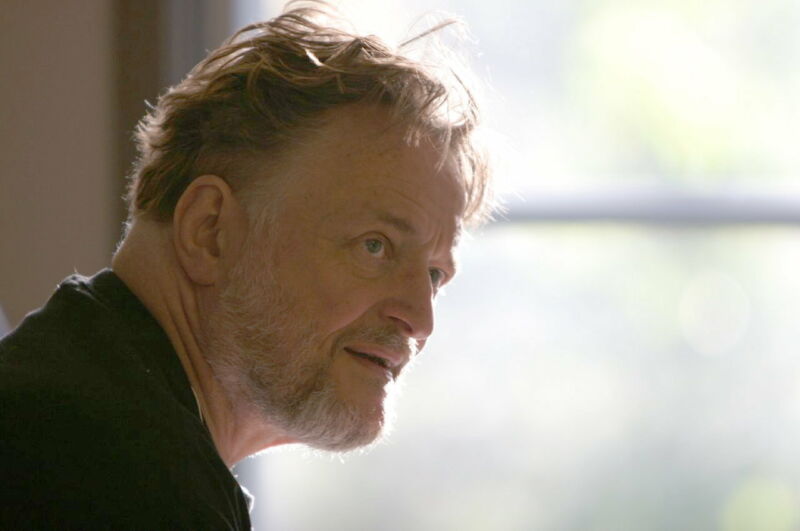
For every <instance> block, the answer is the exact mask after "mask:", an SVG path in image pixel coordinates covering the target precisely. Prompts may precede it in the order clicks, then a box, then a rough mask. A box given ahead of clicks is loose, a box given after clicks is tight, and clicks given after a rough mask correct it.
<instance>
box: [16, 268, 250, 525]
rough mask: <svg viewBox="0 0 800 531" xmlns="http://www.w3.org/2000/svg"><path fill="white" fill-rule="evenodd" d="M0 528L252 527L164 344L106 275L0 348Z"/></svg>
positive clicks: (66, 291) (60, 300)
mask: <svg viewBox="0 0 800 531" xmlns="http://www.w3.org/2000/svg"><path fill="white" fill-rule="evenodd" d="M0 529H114V530H124V529H137V530H138V529H142V530H160V529H175V530H177V529H192V530H203V529H209V530H212V529H213V530H216V529H236V530H239V529H250V520H249V516H248V509H247V501H246V499H245V495H244V494H243V492H242V490H241V488H240V487H239V485H238V483H237V482H236V480H235V479H234V477H233V476H232V475H231V472H230V471H229V470H228V468H227V467H226V465H225V463H224V462H223V461H222V459H221V458H220V457H219V454H218V453H217V451H216V448H215V447H214V443H213V441H212V440H211V436H210V434H209V433H208V430H207V429H206V427H205V426H204V425H203V422H202V421H201V419H200V416H199V413H198V410H197V403H196V401H195V398H194V396H193V394H192V390H191V387H190V385H189V381H188V379H187V378H186V374H185V372H184V370H183V367H182V366H181V364H180V361H179V360H178V357H177V355H176V353H175V351H174V349H173V348H172V345H171V344H170V342H169V339H168V338H167V336H166V334H165V333H164V331H163V330H162V329H161V327H160V326H159V325H158V323H157V322H156V320H155V319H154V318H153V317H152V316H151V315H150V313H149V312H148V311H147V309H146V308H145V307H144V306H143V305H142V304H141V302H140V301H139V300H138V299H137V298H136V297H135V296H134V295H133V293H131V291H130V290H129V289H128V288H127V286H125V284H124V283H123V282H122V281H121V280H120V279H119V277H117V276H116V275H115V274H114V273H113V272H112V271H111V270H108V269H106V270H103V271H101V272H99V273H98V274H97V275H95V276H94V277H92V278H85V277H81V276H78V275H73V276H70V277H68V278H67V279H66V280H64V282H62V283H61V284H60V285H59V287H58V289H57V290H56V292H55V293H54V294H53V296H52V297H51V299H50V300H49V301H48V302H47V304H46V305H45V306H44V307H43V308H41V309H40V310H38V311H36V312H34V313H32V314H30V315H29V316H28V317H26V318H25V320H24V321H23V322H22V324H21V325H20V326H19V328H17V329H16V330H15V331H13V332H12V333H10V334H9V335H8V336H6V337H5V338H3V339H2V341H0Z"/></svg>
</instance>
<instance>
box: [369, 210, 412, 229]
mask: <svg viewBox="0 0 800 531" xmlns="http://www.w3.org/2000/svg"><path fill="white" fill-rule="evenodd" d="M377 217H378V219H379V220H380V221H383V222H384V223H388V224H389V225H392V226H393V227H394V228H396V229H397V230H399V231H401V232H404V233H406V234H416V232H417V230H416V229H415V228H414V226H413V225H411V223H409V222H408V221H406V220H405V219H403V218H398V217H397V216H394V215H392V214H389V213H388V212H377Z"/></svg>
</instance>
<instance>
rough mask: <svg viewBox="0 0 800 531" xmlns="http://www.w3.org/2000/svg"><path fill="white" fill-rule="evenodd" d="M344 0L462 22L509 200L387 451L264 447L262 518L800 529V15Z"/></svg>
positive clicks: (467, 261)
mask: <svg viewBox="0 0 800 531" xmlns="http://www.w3.org/2000/svg"><path fill="white" fill-rule="evenodd" d="M346 4H347V6H348V7H349V9H350V10H351V11H352V12H353V13H356V14H357V15H359V16H362V17H364V18H369V17H373V19H374V21H375V23H376V24H377V25H378V26H379V27H380V26H383V27H385V28H388V30H389V32H390V33H391V32H392V31H396V30H397V28H401V27H405V26H406V25H404V24H401V23H400V22H399V21H409V22H410V21H412V20H413V18H412V17H413V16H416V15H417V14H419V13H422V12H425V11H427V10H430V9H432V8H442V9H445V10H448V11H451V12H454V13H457V14H459V15H462V16H463V17H464V19H465V20H466V21H467V23H468V24H469V26H470V28H471V30H472V33H473V35H474V39H475V41H474V42H473V43H472V44H469V47H472V48H474V51H478V52H480V53H481V54H482V55H479V56H478V57H477V58H476V59H475V69H476V70H477V72H478V75H479V77H483V78H488V80H489V82H490V84H491V89H490V93H489V94H488V108H487V113H488V115H489V116H490V117H491V120H492V124H491V125H492V126H493V128H494V129H495V130H496V131H498V132H499V133H500V134H501V135H502V136H503V140H502V142H501V145H502V147H501V148H500V150H501V155H500V156H499V157H498V158H500V159H501V160H502V161H503V162H504V166H503V168H502V169H501V173H500V177H501V180H500V191H501V193H502V194H504V195H505V197H506V198H507V200H508V204H509V206H510V210H509V212H508V214H507V216H505V217H504V218H501V219H499V220H498V222H496V223H494V224H492V225H490V226H488V227H486V228H485V229H483V230H481V231H479V232H478V233H477V234H475V235H474V237H473V238H471V239H469V240H468V241H467V242H465V245H464V249H463V252H462V262H463V271H462V274H461V275H460V277H459V278H458V279H457V281H456V282H455V283H454V284H453V285H452V286H450V287H448V288H447V291H446V294H445V295H444V296H443V297H442V299H441V301H440V304H439V308H438V321H437V332H436V334H435V336H434V338H433V339H432V340H431V342H430V343H429V345H428V347H427V349H426V352H425V354H424V355H423V357H422V359H421V360H420V363H419V364H418V366H417V367H416V369H415V371H414V373H413V374H412V375H411V377H410V378H409V379H408V385H407V388H406V391H405V393H404V396H403V399H402V400H401V403H400V410H399V419H398V422H397V429H396V433H394V434H393V436H392V437H391V438H390V441H389V443H388V444H386V445H384V446H381V447H379V448H377V449H375V450H373V451H372V452H370V453H368V454H367V455H361V456H357V455H356V456H351V457H348V458H346V459H345V460H344V462H341V461H340V460H338V459H336V458H330V459H329V458H317V457H308V456H307V454H305V453H303V452H302V451H297V450H288V451H280V450H279V451H276V452H274V453H268V454H266V455H264V456H261V457H259V458H256V459H254V460H251V461H248V466H249V465H250V464H252V465H253V466H252V467H251V469H250V470H249V471H246V472H244V474H245V476H246V477H245V478H244V479H245V483H246V484H248V485H249V486H250V487H254V488H253V490H254V491H255V494H256V495H257V499H256V506H255V511H254V523H255V526H256V529H261V528H264V529H287V530H315V529H382V530H392V529H396V530H408V529H415V530H434V529H435V530H442V529H453V530H456V529H457V530H470V529H475V530H484V529H492V530H505V529H509V530H510V529H548V530H592V529H596V530H609V529H613V530H625V529H630V530H641V529H647V530H656V529H664V530H672V529H723V530H726V531H727V530H737V529H755V528H758V529H774V530H789V529H795V528H796V527H797V526H798V525H800V509H798V507H800V504H798V503H797V502H798V499H800V450H798V449H800V355H798V351H800V339H799V338H800V335H798V333H797V330H798V325H797V324H796V323H795V319H796V318H795V316H796V315H798V314H799V313H800V280H798V274H797V272H798V271H800V227H799V226H798V222H799V221H800V179H798V170H800V150H798V149H797V147H796V144H797V140H796V139H797V138H800V134H798V133H800V131H798V128H799V125H798V124H800V104H799V103H798V97H797V94H799V93H800V92H799V91H798V89H800V73H799V72H800V68H798V65H799V64H800V32H798V31H796V28H798V27H800V4H798V3H797V2H794V1H793V0H771V1H766V2H764V1H760V2H756V1H755V0H743V1H741V2H720V1H708V2H678V1H677V0H675V1H667V0H648V1H645V2H635V3H630V2H624V1H622V0H600V1H597V2H545V1H531V0H524V1H523V0H506V1H501V2H456V1H444V0H442V1H439V2H433V1H425V2H422V1H421V0H413V1H412V0H405V1H403V2H402V3H400V2H397V3H387V2H367V1H355V0H353V1H350V2H346ZM279 9H280V6H279V5H278V4H277V3H276V2H263V3H258V2H256V1H255V0H250V1H248V2H244V1H242V2H240V3H239V4H237V11H236V17H234V18H235V19H237V22H238V23H244V22H246V21H248V20H255V19H263V18H267V17H269V16H273V15H274V14H276V13H277V12H278V10H279ZM767 515H768V516H767ZM767 518H768V519H769V521H767V520H766V519H767ZM765 522H766V523H765ZM765 526H767V527H765Z"/></svg>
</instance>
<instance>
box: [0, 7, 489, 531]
mask: <svg viewBox="0 0 800 531" xmlns="http://www.w3.org/2000/svg"><path fill="white" fill-rule="evenodd" d="M324 15H325V13H322V12H321V11H320V9H319V8H313V7H306V8H296V9H294V10H291V11H288V12H286V13H284V14H283V15H282V16H280V17H278V18H276V19H273V20H271V21H269V22H266V23H263V24H258V25H255V26H252V27H250V28H246V29H245V30H243V33H241V34H240V35H239V36H238V37H236V38H235V39H234V40H232V41H231V42H229V43H227V44H226V45H224V46H223V47H222V48H220V49H218V50H216V51H214V52H212V53H211V54H210V56H209V57H208V58H207V59H205V60H204V61H203V62H201V63H200V64H199V65H198V66H197V67H196V68H195V69H194V70H192V72H191V73H190V74H189V75H188V77H187V78H186V79H185V80H184V81H183V82H181V83H180V84H178V85H177V86H175V87H173V88H172V89H170V90H169V91H168V92H167V93H166V94H165V95H163V96H162V97H161V98H160V99H159V101H158V104H157V105H156V106H155V108H154V109H153V110H152V112H151V113H149V115H148V116H146V117H145V118H144V120H143V121H142V123H141V124H140V127H139V129H138V132H137V141H138V148H139V153H140V156H139V159H138V161H137V164H136V166H135V168H134V172H133V175H132V179H131V184H130V192H129V198H128V199H129V203H130V219H129V224H128V230H127V233H126V236H125V238H124V240H123V241H122V243H121V244H120V247H119V249H118V250H117V252H116V253H115V255H114V257H113V260H112V264H111V265H112V267H111V269H106V270H104V271H101V272H100V273H98V274H96V275H95V276H94V277H91V278H84V277H80V276H77V275H75V276H71V277H69V278H67V279H66V280H65V281H64V282H62V284H61V285H60V286H59V288H58V290H57V291H56V293H55V294H54V295H53V297H52V298H51V299H50V301H49V302H48V303H47V304H46V305H45V306H44V307H43V308H41V309H40V310H38V311H37V312H34V313H32V314H31V315H29V316H28V317H27V318H26V319H25V321H24V322H23V323H22V324H21V325H20V327H19V328H18V329H17V330H16V331H14V332H12V333H11V334H10V335H9V336H7V337H6V338H5V339H4V340H3V341H2V343H0V405H1V406H0V407H2V409H1V410H0V466H2V467H3V471H2V487H0V491H1V492H2V500H1V503H0V511H2V512H1V513H0V524H1V525H0V528H9V529H10V528H14V529H20V528H54V529H96V528H108V529H248V528H249V525H250V524H249V519H248V512H247V505H246V501H245V498H244V496H243V494H242V492H241V490H240V488H239V487H238V485H237V483H236V481H235V479H234V478H233V476H232V475H231V473H230V471H229V469H230V467H232V466H233V465H234V464H235V463H236V462H238V461H239V460H241V459H243V458H244V457H246V456H248V455H251V454H254V453H256V452H258V451H260V450H263V449H266V448H269V447H273V446H276V445H280V444H286V443H302V444H306V445H309V446H312V447H315V448H320V449H325V450H332V451H347V450H350V449H354V448H357V447H361V446H363V445H367V444H370V443H371V442H373V441H375V440H376V439H377V438H378V437H379V435H380V434H381V432H382V431H383V429H384V424H385V421H386V418H387V407H388V400H389V399H390V398H391V394H392V391H393V388H394V387H395V385H396V380H397V379H398V378H399V377H400V375H401V374H402V373H403V371H404V368H405V367H406V366H407V365H408V364H409V363H410V362H411V360H412V359H413V358H414V357H415V356H416V354H417V353H418V352H419V350H420V349H421V348H422V347H423V345H424V343H425V340H426V339H427V337H428V336H429V335H430V334H431V332H432V330H433V310H432V302H433V300H434V297H435V296H436V293H437V291H438V290H439V289H440V288H441V287H442V286H443V285H444V284H446V283H447V282H448V281H449V280H450V279H451V278H452V277H453V276H454V275H455V261H454V257H453V251H454V248H455V246H456V243H457V240H458V237H459V234H460V232H461V230H462V228H463V225H464V224H465V223H469V222H474V221H476V220H478V219H479V218H480V217H481V216H482V215H484V214H485V211H486V203H487V201H486V198H485V196H486V193H485V192H486V188H487V176H488V172H487V171H486V166H485V164H484V162H483V158H482V156H481V154H480V152H479V150H477V149H476V147H475V145H474V140H473V136H474V134H473V133H474V129H475V127H476V109H475V105H474V102H473V100H472V98H471V96H470V94H469V92H468V91H467V90H466V88H465V87H464V86H463V85H460V84H459V82H457V79H458V78H456V77H453V78H452V79H453V83H448V82H447V81H446V79H447V78H446V77H445V78H442V77H437V76H435V75H433V74H432V73H431V71H429V70H427V69H426V68H424V67H423V66H422V65H421V64H420V63H417V62H414V61H411V60H410V59H408V58H405V57H403V56H401V55H398V53H397V52H395V51H393V50H391V49H390V48H389V47H387V46H386V45H385V44H383V43H381V42H380V41H379V40H378V39H376V38H375V37H357V36H354V35H352V34H349V33H347V32H345V31H343V30H341V29H337V28H336V27H335V26H332V25H331V23H329V22H327V20H328V19H327V18H326V17H325V16H324Z"/></svg>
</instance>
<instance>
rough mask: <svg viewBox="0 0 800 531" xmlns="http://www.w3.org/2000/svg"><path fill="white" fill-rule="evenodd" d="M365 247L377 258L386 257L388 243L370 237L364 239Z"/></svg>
mask: <svg viewBox="0 0 800 531" xmlns="http://www.w3.org/2000/svg"><path fill="white" fill-rule="evenodd" d="M364 249H365V250H366V251H367V253H369V254H370V255H372V256H374V257H376V258H384V257H385V256H386V245H385V244H384V243H383V241H382V240H379V239H377V238H368V239H366V240H364Z"/></svg>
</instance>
